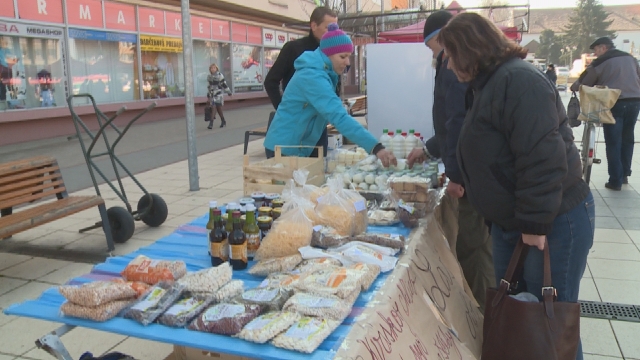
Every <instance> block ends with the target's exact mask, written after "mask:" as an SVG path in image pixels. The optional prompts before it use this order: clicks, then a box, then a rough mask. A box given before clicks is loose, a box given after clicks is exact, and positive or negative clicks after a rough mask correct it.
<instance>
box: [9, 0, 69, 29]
mask: <svg viewBox="0 0 640 360" xmlns="http://www.w3.org/2000/svg"><path fill="white" fill-rule="evenodd" d="M7 1H11V0H5V1H3V3H5V2H7ZM18 15H19V16H20V19H22V20H35V21H44V22H53V23H59V24H62V23H63V22H64V19H63V17H62V0H20V1H18Z"/></svg>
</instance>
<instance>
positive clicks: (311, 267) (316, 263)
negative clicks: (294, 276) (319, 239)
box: [296, 257, 342, 273]
mask: <svg viewBox="0 0 640 360" xmlns="http://www.w3.org/2000/svg"><path fill="white" fill-rule="evenodd" d="M340 266H342V262H341V261H340V260H338V259H335V258H332V257H321V258H315V259H306V260H302V262H301V263H300V265H298V267H297V268H296V271H298V272H300V273H311V272H314V271H316V270H320V269H328V268H334V267H340Z"/></svg>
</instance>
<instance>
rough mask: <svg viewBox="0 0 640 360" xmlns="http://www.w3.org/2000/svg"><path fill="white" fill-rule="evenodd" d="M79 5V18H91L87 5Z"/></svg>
mask: <svg viewBox="0 0 640 360" xmlns="http://www.w3.org/2000/svg"><path fill="white" fill-rule="evenodd" d="M79 6H80V19H82V20H91V10H90V9H89V5H84V6H82V4H80V5H79Z"/></svg>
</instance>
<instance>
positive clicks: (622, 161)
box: [602, 99, 640, 187]
mask: <svg viewBox="0 0 640 360" xmlns="http://www.w3.org/2000/svg"><path fill="white" fill-rule="evenodd" d="M638 112H640V100H625V99H622V100H618V102H616V104H615V105H614V106H613V108H611V114H612V115H613V118H614V119H616V123H615V124H604V125H602V127H603V129H604V141H605V143H606V145H607V164H608V165H609V184H611V185H613V186H615V187H619V186H622V178H623V177H624V176H631V159H632V157H633V142H634V136H633V131H634V128H635V126H636V121H637V120H638Z"/></svg>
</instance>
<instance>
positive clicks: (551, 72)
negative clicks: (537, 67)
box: [545, 64, 558, 86]
mask: <svg viewBox="0 0 640 360" xmlns="http://www.w3.org/2000/svg"><path fill="white" fill-rule="evenodd" d="M545 75H547V79H549V81H551V83H552V84H553V86H556V82H557V81H558V75H557V74H556V67H555V65H553V64H549V66H547V72H546V73H545Z"/></svg>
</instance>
